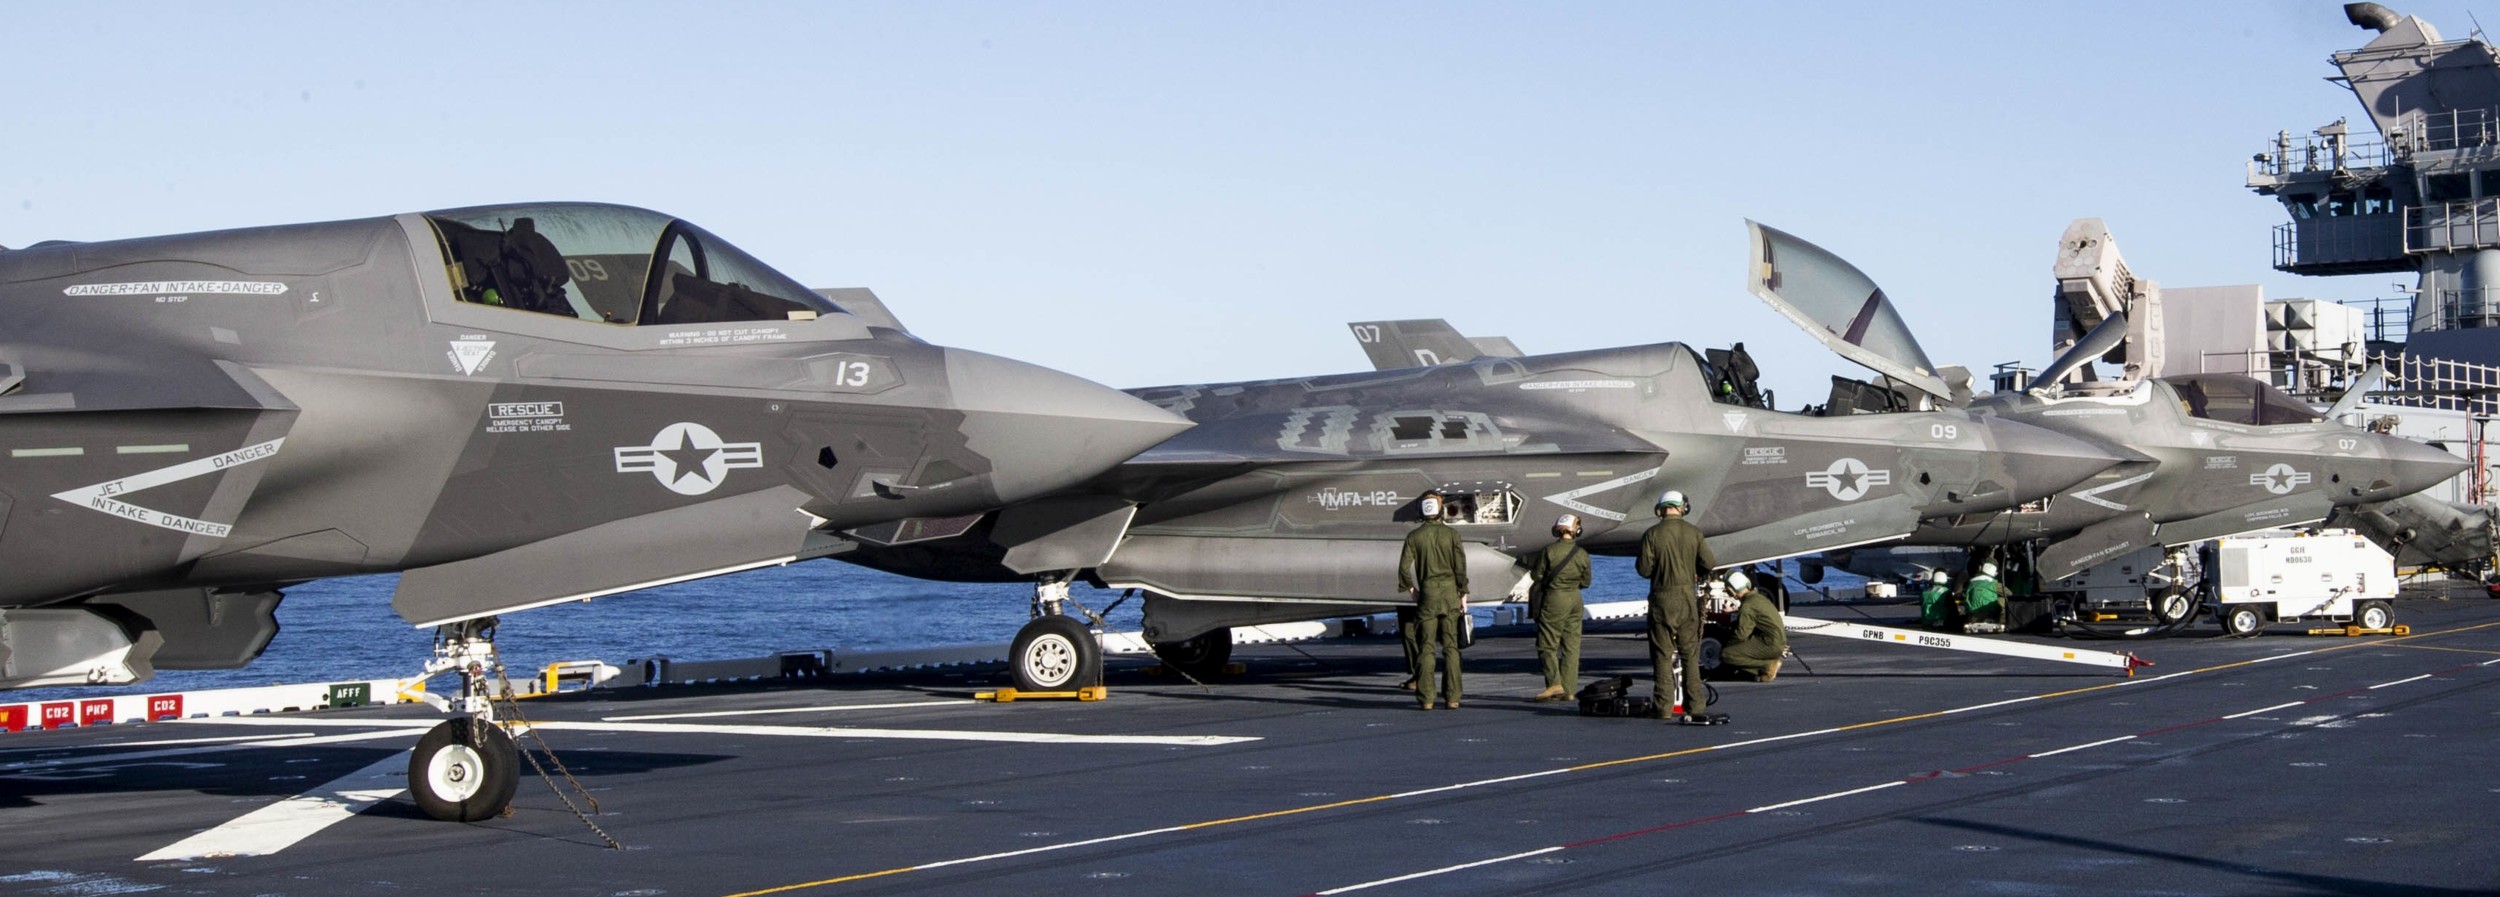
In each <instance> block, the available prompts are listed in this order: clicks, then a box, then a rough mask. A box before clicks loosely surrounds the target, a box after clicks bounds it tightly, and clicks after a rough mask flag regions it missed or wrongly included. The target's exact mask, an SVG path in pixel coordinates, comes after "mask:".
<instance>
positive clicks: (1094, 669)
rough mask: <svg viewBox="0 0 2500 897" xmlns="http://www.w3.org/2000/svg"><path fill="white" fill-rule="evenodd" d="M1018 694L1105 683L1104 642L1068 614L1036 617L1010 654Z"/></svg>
mask: <svg viewBox="0 0 2500 897" xmlns="http://www.w3.org/2000/svg"><path fill="white" fill-rule="evenodd" d="M1007 666H1008V667H1009V668H1010V669H1011V670H1012V671H1013V672H1014V674H1015V679H1016V690H1018V691H1071V690H1075V689H1080V688H1087V687H1090V686H1095V685H1101V684H1102V643H1100V642H1097V641H1095V640H1094V633H1093V632H1092V631H1091V630H1088V629H1086V628H1085V624H1084V623H1083V622H1080V621H1078V620H1077V618H1075V617H1071V616H1068V615H1066V614H1046V615H1043V616H1039V617H1035V618H1033V622H1030V623H1026V624H1024V628H1022V629H1018V630H1016V641H1015V645H1014V646H1013V647H1012V648H1011V649H1010V650H1009V651H1008V653H1007Z"/></svg>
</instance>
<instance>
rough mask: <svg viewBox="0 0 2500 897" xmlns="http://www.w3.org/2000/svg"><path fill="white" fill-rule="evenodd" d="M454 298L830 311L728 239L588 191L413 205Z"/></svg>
mask: <svg viewBox="0 0 2500 897" xmlns="http://www.w3.org/2000/svg"><path fill="white" fill-rule="evenodd" d="M425 218H426V221H427V222H428V223H430V224H432V225H433V227H434V233H435V237H436V239H437V240H438V241H439V244H440V246H441V248H442V250H443V257H444V259H445V260H446V261H447V265H446V272H445V273H446V274H447V275H448V276H449V277H450V278H451V283H452V287H453V289H454V291H455V293H456V295H457V296H458V298H459V299H460V301H463V302H473V303H478V304H482V305H492V306H499V307H503V308H509V309H516V310H521V311H531V312H539V313H542V314H551V315H561V316H564V317H571V318H578V319H581V320H584V321H597V322H602V323H607V324H618V325H653V324H658V325H683V324H704V323H719V322H732V321H785V320H787V321H809V320H814V319H816V318H817V317H819V316H824V315H833V314H840V313H842V309H841V308H840V307H838V306H836V305H834V304H833V302H832V301H830V300H828V299H826V298H825V297H823V296H821V295H818V294H817V293H816V292H815V291H813V290H810V289H807V288H806V287H803V286H800V285H799V283H798V281H795V280H792V279H790V278H789V277H787V276H785V275H783V274H782V273H781V272H779V271H775V270H773V268H772V267H771V266H769V265H766V264H764V263H763V262H760V261H757V260H756V259H755V257H754V256H751V255H748V254H746V253H745V252H743V251H740V250H739V249H738V247H736V246H732V245H730V244H729V242H728V241H726V240H722V239H721V238H719V237H715V236H713V235H712V234H711V233H709V232H707V231H705V230H703V229H702V228H699V227H696V226H694V225H692V224H689V223H687V222H685V221H683V220H680V219H676V218H671V217H669V216H667V215H662V214H660V213H658V212H653V211H650V210H647V209H637V208H633V207H630V206H615V205H605V204H599V203H546V204H538V205H503V206H478V207H474V208H466V209H449V210H445V211H438V212H428V213H425Z"/></svg>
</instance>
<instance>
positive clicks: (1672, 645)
mask: <svg viewBox="0 0 2500 897" xmlns="http://www.w3.org/2000/svg"><path fill="white" fill-rule="evenodd" d="M1654 510H1655V511H1656V513H1657V515H1658V516H1659V517H1660V518H1661V519H1660V520H1659V521H1658V525H1656V526H1653V527H1650V528H1649V532H1646V533H1643V534H1641V553H1640V556H1639V557H1638V558H1637V559H1636V560H1635V561H1634V564H1633V569H1634V570H1636V571H1638V572H1639V573H1640V574H1641V576H1642V577H1643V578H1645V579H1648V580H1649V665H1650V669H1651V670H1652V675H1653V676H1654V677H1655V678H1654V680H1653V681H1652V683H1651V688H1652V689H1653V691H1652V694H1653V696H1654V701H1653V704H1654V708H1653V709H1652V711H1651V713H1652V714H1653V715H1655V716H1657V717H1659V718H1661V719H1665V718H1667V717H1668V716H1670V715H1672V713H1673V708H1674V706H1675V693H1674V689H1673V688H1672V686H1670V685H1669V682H1670V681H1671V680H1670V679H1668V677H1669V676H1670V675H1674V673H1675V670H1674V669H1673V668H1672V666H1671V659H1670V656H1669V652H1673V654H1674V655H1675V656H1680V657H1681V658H1683V660H1682V663H1681V666H1682V673H1683V683H1684V696H1685V697H1684V719H1685V721H1687V722H1693V723H1705V724H1706V723H1708V722H1710V717H1709V715H1708V714H1706V713H1704V712H1703V709H1702V705H1703V704H1704V703H1706V699H1705V698H1704V697H1703V696H1704V695H1706V694H1708V692H1705V691H1703V690H1702V686H1701V593H1700V592H1699V591H1697V590H1695V589H1694V588H1693V582H1694V580H1695V578H1696V577H1699V576H1702V575H1706V574H1707V573H1708V572H1709V570H1710V568H1712V567H1716V566H1718V561H1717V559H1715V558H1713V557H1711V556H1710V545H1709V543H1708V542H1706V541H1704V540H1703V539H1702V535H1701V528H1700V527H1697V526H1694V525H1693V524H1692V523H1690V522H1688V521H1686V520H1685V519H1684V515H1685V514H1686V513H1688V512H1689V510H1690V508H1689V506H1688V505H1687V504H1686V503H1685V501H1684V493H1682V492H1675V491H1669V492H1666V493H1665V494H1662V495H1660V496H1658V504H1657V506H1656V508H1655V509H1654Z"/></svg>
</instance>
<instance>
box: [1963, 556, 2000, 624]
mask: <svg viewBox="0 0 2500 897" xmlns="http://www.w3.org/2000/svg"><path fill="white" fill-rule="evenodd" d="M2002 589H2003V586H2001V585H1999V584H1998V583H1997V565H1996V562H1995V561H1985V562H1982V563H1981V564H1980V565H1979V575H1977V576H1973V577H1971V578H1970V585H1967V586H1964V587H1963V588H1962V609H1963V611H1964V612H1965V613H1966V614H1968V616H1969V620H1970V621H1971V622H1973V623H1980V622H1990V623H2001V622H2004V619H2003V618H2004V611H2003V607H2004V604H2003V602H2000V601H1998V600H1997V596H1998V594H1999V593H2000V592H2001V591H2002Z"/></svg>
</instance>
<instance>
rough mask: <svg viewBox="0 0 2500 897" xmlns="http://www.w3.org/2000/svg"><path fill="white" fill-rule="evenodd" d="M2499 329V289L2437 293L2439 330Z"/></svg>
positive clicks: (2488, 288) (2480, 288)
mask: <svg viewBox="0 0 2500 897" xmlns="http://www.w3.org/2000/svg"><path fill="white" fill-rule="evenodd" d="M2481 327H2500V287H2487V286H2485V287H2475V288H2473V289H2462V290H2441V291H2439V327H2438V328H2436V329H2439V330H2461V329H2469V328H2481Z"/></svg>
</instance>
